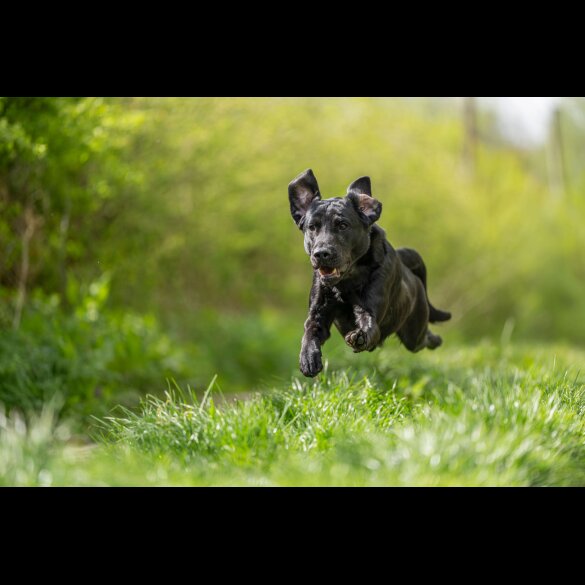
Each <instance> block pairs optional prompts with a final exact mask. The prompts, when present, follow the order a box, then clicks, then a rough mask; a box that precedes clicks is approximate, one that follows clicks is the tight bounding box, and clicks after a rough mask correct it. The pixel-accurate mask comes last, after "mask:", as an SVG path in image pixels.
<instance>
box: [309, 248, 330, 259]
mask: <svg viewBox="0 0 585 585" xmlns="http://www.w3.org/2000/svg"><path fill="white" fill-rule="evenodd" d="M313 256H314V257H315V258H316V259H317V260H319V261H320V262H325V261H326V260H330V259H331V257H332V256H333V254H332V253H331V250H329V249H327V248H318V249H317V250H314V251H313Z"/></svg>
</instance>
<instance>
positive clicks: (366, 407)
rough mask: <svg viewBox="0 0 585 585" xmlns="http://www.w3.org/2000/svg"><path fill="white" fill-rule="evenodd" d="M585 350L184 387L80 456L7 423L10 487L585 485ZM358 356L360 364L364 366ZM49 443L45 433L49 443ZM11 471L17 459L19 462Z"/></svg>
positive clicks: (46, 426) (44, 426)
mask: <svg viewBox="0 0 585 585" xmlns="http://www.w3.org/2000/svg"><path fill="white" fill-rule="evenodd" d="M584 358H585V354H584V353H583V352H581V351H578V350H571V349H568V348H562V347H556V348H555V347H528V346H526V347H510V346H508V347H503V348H502V347H498V346H494V345H487V344H484V345H479V346H475V347H471V348H463V347H462V348H442V349H441V350H440V351H437V352H435V353H430V352H428V353H426V354H424V353H423V354H418V355H416V356H413V355H409V354H406V352H404V351H403V350H401V349H399V348H388V349H385V350H383V351H381V352H378V353H377V354H376V353H375V354H371V355H368V356H364V359H363V362H362V363H361V365H360V366H359V367H358V368H353V369H352V371H353V372H354V373H353V374H351V375H350V374H347V373H346V372H344V371H343V370H336V371H331V372H326V373H325V374H322V375H321V376H319V377H318V378H317V379H315V380H304V379H300V378H296V377H295V378H293V380H292V381H291V383H289V384H286V385H283V387H281V388H275V389H273V390H271V391H269V392H266V393H261V394H260V393H258V394H256V395H253V396H252V397H251V398H249V399H247V400H240V401H235V402H233V401H224V400H222V397H221V395H220V393H219V391H218V390H217V387H216V386H215V385H214V384H213V383H212V384H210V386H209V388H208V389H207V391H206V392H205V393H203V394H201V393H195V392H190V391H188V390H179V389H177V388H171V389H170V390H168V391H167V393H166V395H165V396H164V397H163V398H156V397H147V398H146V399H145V400H144V401H143V402H142V404H141V406H140V408H139V409H137V410H135V411H130V410H128V409H120V410H117V411H115V412H114V413H113V416H112V417H110V418H108V419H107V420H102V421H101V422H100V424H99V425H98V428H97V431H96V432H97V434H99V435H101V439H100V443H101V444H100V445H99V446H97V447H95V448H89V449H88V448H83V449H80V448H79V447H72V446H71V445H70V444H69V443H68V442H67V437H66V436H65V435H64V434H63V430H56V429H55V428H54V425H53V426H51V425H52V424H53V423H51V419H50V417H49V418H47V417H45V418H42V417H41V418H39V419H38V420H36V421H33V422H32V423H31V426H30V427H28V428H26V427H25V426H23V425H24V422H23V421H20V422H18V420H16V419H15V420H12V422H11V419H6V418H4V419H3V422H2V429H1V431H0V433H1V434H2V437H0V439H1V441H0V460H2V461H3V462H4V464H3V467H1V468H0V469H1V473H0V481H1V482H2V483H3V484H4V485H14V484H16V485H43V484H45V485H49V484H50V485H471V486H474V485H478V486H486V485H487V486H529V485H535V486H536V485H545V486H549V485H550V486H552V485H584V484H585V434H584V431H585V428H584V424H583V414H584V411H585V383H584V379H583V375H582V374H581V372H580V371H579V366H578V364H579V363H582V362H583V361H584ZM352 361H353V360H352ZM38 437H41V439H40V440H39V438H38ZM7 461H8V462H9V463H6V462H7Z"/></svg>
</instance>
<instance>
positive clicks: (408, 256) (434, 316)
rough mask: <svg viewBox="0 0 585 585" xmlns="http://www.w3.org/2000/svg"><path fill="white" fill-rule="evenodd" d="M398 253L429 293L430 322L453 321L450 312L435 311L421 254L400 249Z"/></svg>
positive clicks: (411, 250) (410, 249)
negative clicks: (430, 299) (430, 298)
mask: <svg viewBox="0 0 585 585" xmlns="http://www.w3.org/2000/svg"><path fill="white" fill-rule="evenodd" d="M396 253H397V254H398V256H399V257H400V260H401V261H402V263H403V264H404V265H405V266H406V267H407V268H410V270H411V271H412V273H413V274H414V275H415V276H418V277H419V278H420V279H421V281H422V283H423V286H424V287H425V293H427V303H428V304H429V322H430V323H439V322H441V321H448V320H449V319H451V313H449V311H441V310H440V309H435V307H433V305H431V301H429V294H428V292H427V268H426V266H425V263H424V262H423V259H422V258H421V256H420V254H419V253H418V252H417V251H416V250H413V249H412V248H398V250H396Z"/></svg>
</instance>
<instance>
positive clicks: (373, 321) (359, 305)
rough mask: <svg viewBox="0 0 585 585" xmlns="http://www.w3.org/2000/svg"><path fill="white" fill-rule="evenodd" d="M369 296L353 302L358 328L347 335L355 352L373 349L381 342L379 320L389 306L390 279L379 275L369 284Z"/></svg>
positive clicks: (346, 338)
mask: <svg viewBox="0 0 585 585" xmlns="http://www.w3.org/2000/svg"><path fill="white" fill-rule="evenodd" d="M367 290H368V292H367V296H366V297H365V298H363V299H358V300H356V301H355V302H354V304H353V314H354V317H355V324H356V328H355V329H354V330H353V331H350V332H349V333H347V335H346V336H345V342H346V343H347V345H349V346H350V347H351V348H352V349H353V351H354V352H356V353H357V352H360V351H366V350H367V351H372V350H373V349H375V348H376V347H377V345H378V343H379V342H380V337H381V333H380V327H379V325H378V323H379V321H380V320H381V319H382V317H383V316H384V314H385V312H386V309H387V306H388V294H389V293H388V280H387V279H385V278H383V275H381V274H380V275H377V278H374V279H372V281H371V282H370V283H369V286H368V289H367Z"/></svg>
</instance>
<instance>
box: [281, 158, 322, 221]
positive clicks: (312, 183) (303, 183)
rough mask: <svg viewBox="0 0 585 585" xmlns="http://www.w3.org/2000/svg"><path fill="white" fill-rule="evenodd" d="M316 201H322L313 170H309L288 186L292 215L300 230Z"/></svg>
mask: <svg viewBox="0 0 585 585" xmlns="http://www.w3.org/2000/svg"><path fill="white" fill-rule="evenodd" d="M315 199H321V195H320V193H319V185H318V184H317V179H316V178H315V175H314V174H313V171H312V170H311V169H307V170H306V171H304V172H302V173H301V174H300V175H298V176H297V177H295V178H294V179H293V180H292V181H291V182H290V183H289V184H288V200H289V201H290V214H291V215H292V218H293V219H294V222H295V223H296V224H297V226H298V227H299V229H303V224H304V220H305V214H306V213H307V210H308V209H309V206H310V205H311V203H313V201H315Z"/></svg>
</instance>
